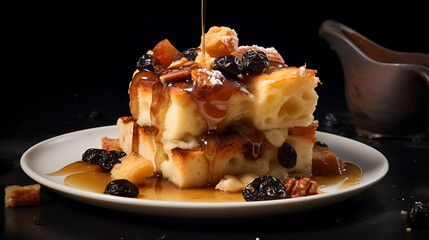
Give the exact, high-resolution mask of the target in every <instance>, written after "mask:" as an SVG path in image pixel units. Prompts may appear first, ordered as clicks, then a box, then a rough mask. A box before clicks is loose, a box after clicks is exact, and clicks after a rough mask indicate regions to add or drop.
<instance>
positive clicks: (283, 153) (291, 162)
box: [277, 142, 297, 168]
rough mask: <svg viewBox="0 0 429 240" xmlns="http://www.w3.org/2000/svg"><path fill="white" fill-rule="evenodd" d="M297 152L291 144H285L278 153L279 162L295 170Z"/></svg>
mask: <svg viewBox="0 0 429 240" xmlns="http://www.w3.org/2000/svg"><path fill="white" fill-rule="evenodd" d="M296 157H297V155H296V151H295V148H293V147H292V146H291V145H290V144H289V143H287V142H285V143H283V145H282V146H281V147H280V148H279V150H278V151H277V161H278V162H279V163H280V165H282V166H283V167H285V168H293V167H295V165H296Z"/></svg>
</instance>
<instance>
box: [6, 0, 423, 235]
mask: <svg viewBox="0 0 429 240" xmlns="http://www.w3.org/2000/svg"><path fill="white" fill-rule="evenodd" d="M374 4H375V5H374ZM421 4H422V3H419V2H418V1H396V2H395V3H394V2H392V1H390V2H388V3H387V4H386V3H379V2H376V1H372V2H364V1H335V3H334V2H326V1H323V2H322V1H318V2H316V3H314V2H311V3H310V2H308V1H294V2H291V1H287V2H283V1H269V0H265V1H258V2H256V1H253V2H252V1H208V3H207V9H206V13H207V15H206V30H207V29H208V28H209V27H210V26H214V25H217V26H229V27H231V28H233V29H235V30H236V31H237V33H238V37H239V39H240V44H242V45H252V44H257V45H261V46H265V47H275V48H276V49H277V50H278V51H279V52H280V53H281V54H282V55H283V58H284V59H285V61H286V63H287V64H288V65H290V66H302V65H304V64H307V67H308V68H312V69H317V70H318V73H317V75H318V76H319V77H320V80H321V81H322V82H323V85H320V86H319V87H318V88H317V92H318V94H319V96H320V98H319V103H318V107H317V110H316V112H315V117H316V119H319V120H323V117H324V116H325V115H326V114H327V113H334V114H335V116H337V118H338V119H339V120H340V124H339V125H338V126H336V127H333V128H330V127H326V126H323V125H321V126H320V128H319V130H322V131H326V132H331V133H335V134H339V135H343V136H346V137H349V138H352V139H355V140H358V141H361V142H363V143H366V144H368V145H370V146H372V147H374V148H376V149H378V150H379V151H381V152H382V153H383V154H384V155H385V156H386V157H387V159H388V160H389V163H390V169H389V173H388V174H387V176H386V177H385V178H384V179H383V180H382V181H381V182H380V183H378V184H376V185H375V186H374V187H373V188H371V189H370V190H368V191H366V192H364V193H362V194H360V195H359V196H356V197H354V198H351V199H349V200H346V201H343V202H341V203H338V204H335V205H333V206H328V207H324V208H321V209H316V210H312V211H305V212H301V213H297V214H292V215H285V216H273V217H268V218H264V219H262V220H259V219H247V220H243V219H240V220H204V221H200V220H183V219H165V218H157V217H152V216H144V215H133V214H126V213H120V212H116V211H112V210H106V209H101V208H97V207H93V206H89V205H86V204H82V203H79V202H76V201H73V200H70V199H67V198H64V197H62V196H60V195H58V194H56V193H54V192H52V191H49V190H47V189H43V188H42V191H41V198H42V204H41V206H39V207H32V208H18V209H5V211H3V213H4V214H3V215H2V219H3V220H4V221H5V223H6V224H5V225H4V226H5V228H6V229H5V230H6V231H3V232H5V234H6V239H22V238H29V239H76V238H87V239H97V238H99V239H158V238H159V237H162V236H163V235H166V236H167V238H168V239H193V238H196V239H203V238H204V239H255V238H256V237H260V238H261V239H285V238H287V237H292V238H307V239H308V238H317V239H333V238H334V239H335V238H336V237H337V238H342V239H344V238H345V237H347V238H348V239H362V237H364V235H366V234H368V235H370V236H372V238H374V239H375V238H380V239H386V238H388V239H413V238H415V239H423V238H424V236H428V232H427V231H425V230H413V231H412V232H410V233H407V232H406V231H405V228H406V227H407V224H406V218H404V216H401V215H400V211H401V210H403V209H404V210H408V209H409V208H410V207H411V204H412V203H413V202H414V201H415V200H421V201H428V200H429V188H428V185H427V174H426V173H425V171H426V170H427V169H428V167H429V166H428V161H427V160H428V157H427V156H429V141H428V140H427V139H426V140H419V141H415V142H413V141H410V140H403V139H380V140H374V139H367V138H364V137H360V136H357V135H356V133H355V132H354V127H355V122H354V120H353V119H352V117H351V115H350V114H349V112H348V110H347V106H346V104H345V101H344V90H343V87H344V86H343V81H344V79H343V75H342V70H341V64H340V61H339V59H338V57H337V55H336V53H335V52H334V51H332V50H331V49H330V47H329V45H328V44H327V43H326V42H325V41H324V40H323V39H322V38H321V37H320V36H319V35H318V29H319V27H320V25H321V24H322V22H323V21H324V20H327V19H332V20H336V21H339V22H341V23H343V24H345V25H347V26H349V27H350V28H352V29H354V30H356V31H357V32H359V33H361V34H362V35H364V36H366V37H367V38H369V39H371V40H372V41H374V42H376V43H378V44H379V45H381V46H384V47H386V48H389V49H392V50H397V51H406V52H424V53H429V47H428V43H429V35H428V34H427V31H428V29H429V20H428V19H429V18H428V15H427V7H426V6H422V5H421ZM2 10H3V12H4V13H5V14H4V15H3V16H2V30H1V31H2V35H1V38H2V40H3V44H2V58H3V61H2V62H3V64H2V68H1V69H2V75H3V77H2V81H1V83H2V87H1V89H2V94H0V96H1V97H0V102H1V105H0V106H1V118H0V119H1V120H0V187H1V188H2V189H3V188H4V187H5V186H7V185H12V184H20V185H26V184H32V183H34V181H33V180H31V179H30V178H29V177H27V176H26V175H25V173H24V172H23V171H22V170H21V169H20V166H19V160H20V158H21V155H22V154H23V153H24V152H25V151H26V150H27V149H28V148H29V147H31V146H33V145H34V144H36V143H38V142H40V141H43V140H45V139H48V138H51V137H54V136H57V135H60V134H63V133H68V132H72V131H76V130H81V129H86V128H92V127H98V126H105V125H112V124H115V123H116V119H117V118H118V117H120V116H124V115H129V114H130V113H129V107H128V104H129V99H128V94H127V91H128V84H129V82H130V80H131V76H132V73H133V71H134V70H135V65H136V62H137V60H138V58H139V57H140V56H141V55H142V54H144V53H145V52H146V51H147V50H149V49H152V48H153V47H154V46H155V45H156V44H157V43H158V42H159V41H161V40H162V39H165V38H168V39H169V40H170V42H171V43H172V44H173V45H174V46H176V48H178V49H179V50H180V51H182V50H185V49H187V48H189V47H195V46H198V45H199V43H200V36H201V25H200V1H186V2H185V1H156V2H155V1H140V2H138V3H134V4H131V3H119V2H111V3H106V2H102V3H99V4H98V5H96V4H88V3H84V4H83V3H82V4H78V3H76V2H61V3H60V2H56V3H50V4H43V3H40V2H37V3H22V2H19V3H12V4H10V5H8V6H4V7H3V8H2ZM425 169H426V170H425ZM3 194H4V193H3V192H2V195H1V196H3ZM75 223H79V224H77V225H76V224H75ZM0 232H1V231H0ZM0 238H1V237H0Z"/></svg>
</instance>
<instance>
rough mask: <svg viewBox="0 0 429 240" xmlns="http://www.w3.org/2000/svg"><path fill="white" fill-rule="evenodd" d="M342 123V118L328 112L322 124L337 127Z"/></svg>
mask: <svg viewBox="0 0 429 240" xmlns="http://www.w3.org/2000/svg"><path fill="white" fill-rule="evenodd" d="M339 123H340V120H339V119H338V118H337V117H336V116H335V115H334V114H333V113H328V114H326V115H325V117H324V118H323V120H322V124H323V125H324V126H326V127H336V126H338V124H339Z"/></svg>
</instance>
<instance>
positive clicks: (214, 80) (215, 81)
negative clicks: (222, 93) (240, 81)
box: [198, 68, 225, 85]
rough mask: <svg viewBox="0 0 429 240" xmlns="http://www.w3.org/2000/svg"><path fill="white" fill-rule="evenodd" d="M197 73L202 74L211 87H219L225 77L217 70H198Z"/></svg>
mask: <svg viewBox="0 0 429 240" xmlns="http://www.w3.org/2000/svg"><path fill="white" fill-rule="evenodd" d="M198 71H200V72H201V71H202V72H204V74H205V75H206V76H207V77H208V81H209V82H210V84H211V85H221V84H222V83H223V81H225V77H224V76H223V75H222V73H221V72H220V71H218V70H207V69H205V68H200V69H199V70H198Z"/></svg>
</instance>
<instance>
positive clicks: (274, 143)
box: [104, 27, 319, 192]
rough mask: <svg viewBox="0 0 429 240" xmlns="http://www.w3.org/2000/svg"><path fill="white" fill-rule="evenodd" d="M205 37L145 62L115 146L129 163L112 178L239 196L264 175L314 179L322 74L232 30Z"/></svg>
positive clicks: (164, 44)
mask: <svg viewBox="0 0 429 240" xmlns="http://www.w3.org/2000/svg"><path fill="white" fill-rule="evenodd" d="M204 40H205V46H204V47H203V46H201V45H200V46H199V47H197V48H191V49H188V50H186V51H183V52H180V51H178V50H177V49H176V48H175V47H174V46H173V45H172V44H171V43H170V42H169V41H168V40H167V39H165V40H163V41H161V42H159V43H158V44H157V45H156V46H155V47H154V48H153V50H150V51H148V52H147V53H146V54H145V55H143V56H142V57H141V58H140V59H139V61H138V63H137V70H136V71H135V73H134V75H133V79H132V81H131V83H130V85H129V96H130V110H131V114H132V116H130V117H121V118H119V119H118V121H117V125H118V126H119V133H120V136H119V139H117V140H116V144H117V146H116V149H118V148H120V149H121V150H122V151H124V152H125V153H127V156H125V157H124V158H123V159H122V162H121V163H118V164H116V165H115V166H114V167H113V169H112V170H111V176H112V179H128V180H129V181H131V182H133V183H134V184H142V183H144V181H145V178H147V177H151V176H155V175H156V176H158V177H162V178H164V179H168V181H170V182H172V183H174V184H175V185H176V186H177V187H179V188H193V187H203V186H207V185H213V186H216V188H217V189H219V190H223V191H231V192H233V191H241V190H243V188H244V187H245V186H246V185H247V184H249V182H251V181H252V180H253V179H255V178H256V177H258V176H264V175H269V176H272V177H275V178H278V179H281V180H283V181H287V180H288V179H290V178H292V177H296V178H302V177H309V176H311V174H312V159H313V157H312V156H313V146H314V143H315V141H316V138H315V133H316V128H317V125H318V124H317V121H315V120H314V117H313V112H314V110H315V107H316V104H317V99H318V95H317V93H316V92H315V90H314V89H315V87H316V86H317V85H318V83H319V79H318V78H317V77H316V76H315V74H316V71H315V70H310V69H306V67H305V66H303V67H289V66H287V65H286V64H285V62H284V60H283V58H282V56H281V55H280V54H279V53H278V52H277V50H276V49H274V48H264V47H260V46H256V45H253V46H240V45H239V41H238V37H237V33H236V32H235V31H234V30H233V29H230V28H227V27H212V28H210V30H209V31H208V32H207V33H206V34H205V39H204ZM112 142H114V141H111V140H110V141H109V140H108V139H105V142H104V148H107V149H108V148H109V146H108V145H109V144H111V143H112ZM110 148H112V147H110ZM113 148H115V147H113Z"/></svg>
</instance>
